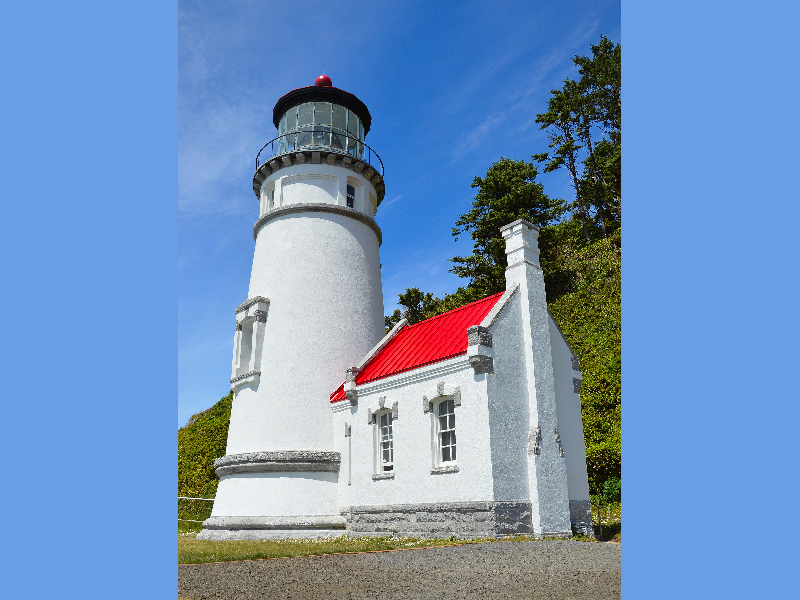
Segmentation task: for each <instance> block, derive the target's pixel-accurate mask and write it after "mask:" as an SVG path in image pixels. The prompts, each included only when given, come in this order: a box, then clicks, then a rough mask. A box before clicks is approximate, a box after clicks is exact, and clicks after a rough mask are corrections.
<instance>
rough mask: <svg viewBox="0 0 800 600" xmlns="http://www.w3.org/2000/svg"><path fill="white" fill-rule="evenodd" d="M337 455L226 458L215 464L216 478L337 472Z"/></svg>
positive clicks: (274, 454)
mask: <svg viewBox="0 0 800 600" xmlns="http://www.w3.org/2000/svg"><path fill="white" fill-rule="evenodd" d="M341 459H342V456H341V454H340V453H339V452H319V451H316V450H279V451H273V452H247V453H244V454H229V455H227V456H223V457H222V458H218V459H216V460H215V461H214V471H215V472H216V474H217V476H218V477H224V476H225V475H233V474H235V473H274V472H281V473H294V472H305V473H307V472H332V473H338V472H339V463H340V462H341Z"/></svg>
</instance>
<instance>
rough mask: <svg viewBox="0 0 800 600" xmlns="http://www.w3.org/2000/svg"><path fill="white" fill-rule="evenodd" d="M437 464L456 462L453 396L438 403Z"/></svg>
mask: <svg viewBox="0 0 800 600" xmlns="http://www.w3.org/2000/svg"><path fill="white" fill-rule="evenodd" d="M436 446H437V457H436V458H437V461H436V462H437V465H448V464H453V463H455V462H456V413H455V404H454V402H453V398H452V397H451V398H448V399H447V400H442V401H441V402H439V403H438V404H437V405H436Z"/></svg>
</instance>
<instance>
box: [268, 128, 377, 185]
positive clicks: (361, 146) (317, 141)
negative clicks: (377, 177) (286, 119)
mask: <svg viewBox="0 0 800 600" xmlns="http://www.w3.org/2000/svg"><path fill="white" fill-rule="evenodd" d="M319 134H322V135H321V136H320V135H319ZM283 138H286V139H285V141H284V143H283V144H282V145H281V144H280V143H278V141H279V140H281V139H283ZM341 138H345V141H346V143H347V145H348V148H347V149H345V148H344V147H343V145H342V140H341ZM326 140H327V142H328V143H325V142H326ZM334 140H335V143H334ZM350 140H352V141H353V142H355V143H354V144H353V145H352V146H351V145H350V143H349V141H350ZM290 143H291V147H289V146H290ZM267 147H269V148H270V150H269V151H268V152H267V154H269V156H267V157H266V158H265V159H264V161H263V162H262V161H261V153H262V152H264V150H266V149H267ZM298 150H326V151H328V152H335V153H337V154H341V155H342V156H350V157H352V158H354V159H357V160H364V161H366V162H367V163H369V165H370V166H371V167H373V168H374V169H375V170H376V171H377V170H378V165H380V168H381V171H380V172H381V177H383V161H382V160H381V157H380V156H378V153H377V152H375V150H373V149H372V148H370V146H369V144H366V143H365V142H364V141H363V140H360V139H359V138H357V137H353V136H352V135H349V134H346V133H339V132H336V131H331V130H330V129H319V125H316V126H309V128H308V129H303V130H295V131H292V132H291V133H284V134H283V135H279V136H278V137H276V138H274V139H271V140H270V141H268V142H267V143H266V144H264V145H263V146H262V147H261V150H259V151H258V154H257V155H256V171H257V170H258V168H259V167H260V166H261V165H263V164H264V163H265V162H267V161H269V160H271V159H273V158H275V157H276V156H282V155H284V154H289V153H290V152H296V151H298ZM376 161H377V162H376Z"/></svg>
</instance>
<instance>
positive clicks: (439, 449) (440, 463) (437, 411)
mask: <svg viewBox="0 0 800 600" xmlns="http://www.w3.org/2000/svg"><path fill="white" fill-rule="evenodd" d="M447 402H453V397H452V396H449V397H445V398H442V399H441V400H439V401H438V402H436V404H435V405H434V410H433V418H434V419H435V432H434V435H435V436H436V437H435V440H436V441H435V446H436V456H435V460H434V468H436V469H441V468H444V467H454V466H456V465H457V464H458V459H457V458H454V459H452V460H447V461H445V460H444V458H443V454H444V446H443V444H442V439H443V438H442V434H443V433H444V432H446V431H452V432H453V433H454V434H455V433H456V431H457V428H456V424H455V414H456V409H455V402H453V412H452V415H453V429H446V430H442V424H441V417H442V408H443V406H444V405H445V404H446V403H447ZM446 414H451V413H446ZM450 447H451V448H454V449H456V453H455V454H456V457H458V435H456V442H455V443H454V444H452V446H450Z"/></svg>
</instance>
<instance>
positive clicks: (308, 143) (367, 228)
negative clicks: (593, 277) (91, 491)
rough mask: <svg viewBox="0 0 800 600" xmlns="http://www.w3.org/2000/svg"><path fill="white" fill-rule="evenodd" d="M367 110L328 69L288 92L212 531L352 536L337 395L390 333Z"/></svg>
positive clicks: (241, 535) (266, 153)
mask: <svg viewBox="0 0 800 600" xmlns="http://www.w3.org/2000/svg"><path fill="white" fill-rule="evenodd" d="M371 121H372V119H371V117H370V113H369V110H368V109H367V106H366V105H365V104H364V103H363V102H362V101H361V100H360V99H358V98H357V97H356V96H355V95H353V94H351V93H349V92H346V91H344V90H341V89H338V88H336V87H334V86H333V84H332V81H331V79H330V77H328V76H326V75H322V76H320V77H318V78H317V80H316V82H315V83H314V85H312V86H308V87H302V88H298V89H295V90H293V91H291V92H289V93H288V94H286V95H284V96H283V97H281V98H280V99H279V100H278V101H277V103H276V104H275V107H274V109H273V123H274V125H275V127H276V128H277V130H278V137H277V138H275V139H274V140H272V141H271V142H268V143H267V144H266V145H265V146H264V148H262V149H261V151H260V152H259V154H258V157H257V159H256V172H255V175H254V177H253V191H254V193H255V195H256V198H257V200H258V207H259V212H258V219H257V220H256V222H255V225H254V227H253V238H254V240H255V251H254V255H253V266H252V271H251V275H250V286H249V289H248V292H247V297H246V298H245V299H244V300H243V302H242V303H241V304H240V305H239V306H238V307H236V309H235V311H234V313H235V317H236V329H235V334H234V343H233V361H232V370H231V389H232V391H233V407H232V410H231V421H230V429H229V433H228V441H227V447H226V453H225V456H223V457H221V458H219V459H217V460H216V461H215V469H216V473H217V475H218V476H219V479H220V482H219V487H218V490H217V495H216V499H215V502H214V508H213V511H212V514H211V517H210V518H209V519H208V520H207V521H205V523H204V527H205V529H204V531H203V532H202V533H201V534H200V535H199V536H198V537H200V538H205V539H273V538H287V537H291V538H303V537H324V536H334V535H341V534H343V533H345V519H344V517H343V516H342V515H341V514H340V510H339V499H338V492H337V481H338V478H339V470H340V467H341V453H340V452H338V451H337V450H336V447H335V444H334V439H333V438H334V434H333V426H332V416H331V408H330V394H331V392H332V391H333V390H335V389H336V388H337V386H338V385H339V384H340V383H341V381H342V378H343V376H344V374H345V370H346V369H347V368H348V367H352V365H356V364H358V362H359V361H360V360H361V359H362V358H363V357H364V356H365V355H367V354H368V353H369V351H370V350H371V349H372V348H373V347H374V346H375V345H376V344H377V343H378V342H379V341H380V339H381V338H382V337H383V335H384V316H383V315H384V311H383V295H382V289H381V271H380V257H379V247H380V244H381V230H380V227H379V226H378V225H377V223H376V222H375V213H376V211H377V209H378V206H379V205H380V203H381V200H382V199H383V196H384V189H385V188H384V182H383V165H382V163H381V161H380V158H379V157H378V156H377V154H375V152H374V151H373V150H372V149H371V148H370V147H369V146H368V145H367V144H366V143H365V137H366V135H367V134H368V133H369V130H370V127H371Z"/></svg>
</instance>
